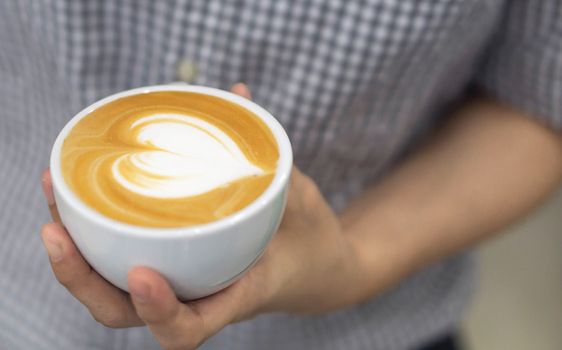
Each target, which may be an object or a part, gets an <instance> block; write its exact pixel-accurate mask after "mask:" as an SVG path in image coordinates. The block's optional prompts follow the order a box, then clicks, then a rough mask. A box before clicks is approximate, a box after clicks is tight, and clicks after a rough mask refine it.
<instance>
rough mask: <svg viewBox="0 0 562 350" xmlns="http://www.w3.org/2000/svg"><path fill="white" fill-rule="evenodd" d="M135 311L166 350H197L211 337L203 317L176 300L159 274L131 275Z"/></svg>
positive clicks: (134, 272)
mask: <svg viewBox="0 0 562 350" xmlns="http://www.w3.org/2000/svg"><path fill="white" fill-rule="evenodd" d="M128 284H129V290H130V293H131V299H132V301H133V305H134V306H135V310H136V312H137V314H138V315H139V317H140V318H141V319H142V320H143V321H144V322H145V323H146V325H147V326H148V327H149V328H150V331H151V332H152V334H153V335H154V337H155V338H156V340H157V341H158V342H159V343H160V345H161V346H162V347H163V348H164V349H195V348H196V347H197V346H198V345H199V344H201V343H202V342H203V341H204V339H205V338H206V336H207V334H206V333H207V331H206V330H205V327H204V326H205V325H204V322H203V319H202V317H201V316H200V315H199V314H198V313H197V312H195V311H194V310H192V309H191V308H190V307H189V306H187V305H186V304H182V303H181V302H180V301H179V300H178V299H177V298H176V296H175V294H174V292H173V290H172V288H171V287H170V285H169V284H168V282H167V281H166V280H165V279H164V277H162V276H161V275H160V274H158V273H156V272H155V271H153V270H151V269H148V268H144V267H138V268H134V269H133V270H131V271H130V272H129V276H128Z"/></svg>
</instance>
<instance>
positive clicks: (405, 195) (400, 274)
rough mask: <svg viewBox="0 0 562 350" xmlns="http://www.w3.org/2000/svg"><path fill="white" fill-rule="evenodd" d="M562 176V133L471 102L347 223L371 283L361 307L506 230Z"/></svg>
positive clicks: (361, 292) (361, 287) (357, 205)
mask: <svg viewBox="0 0 562 350" xmlns="http://www.w3.org/2000/svg"><path fill="white" fill-rule="evenodd" d="M561 177H562V136H561V135H560V134H556V133H555V132H553V131H551V130H549V129H547V128H545V127H543V126H541V125H539V124H538V123H537V122H535V121H533V120H531V119H530V118H528V117H526V116H523V115H522V114H520V113H519V112H517V111H514V110H511V109H508V108H506V107H504V106H499V105H498V104H495V103H492V102H489V101H488V102H486V101H479V102H473V103H470V104H468V105H467V106H466V107H465V108H463V109H462V110H461V111H459V112H458V113H457V114H456V115H455V116H453V118H451V120H450V121H449V122H448V123H447V124H446V125H444V126H443V128H442V129H440V130H439V131H438V132H437V133H436V134H435V135H434V136H433V137H432V138H431V141H430V142H429V143H427V144H425V145H424V146H423V147H422V148H421V149H420V150H419V151H418V152H416V153H415V154H413V155H412V156H411V157H410V158H409V159H406V160H405V161H404V162H403V163H402V164H400V165H399V166H398V167H397V168H396V170H395V171H393V172H392V173H390V174H389V175H388V176H387V177H386V178H385V179H383V181H381V182H380V183H378V184H377V185H375V186H373V187H372V188H371V189H369V190H368V191H367V192H366V193H364V194H363V195H362V196H360V197H359V198H357V199H356V200H355V201H353V202H352V203H351V205H350V206H349V208H348V209H347V210H346V211H345V212H344V213H343V214H342V215H341V222H342V225H343V228H344V231H345V232H346V235H347V236H348V237H349V239H350V240H351V242H352V245H353V246H354V248H355V250H356V252H357V254H358V256H359V259H358V260H359V267H358V270H359V271H360V275H361V276H363V277H362V278H356V279H355V281H354V283H355V284H356V288H354V289H355V290H356V291H357V293H356V294H355V295H353V299H354V302H358V301H361V300H365V299H368V298H370V297H372V296H373V295H376V294H377V293H380V292H381V291H382V290H384V289H386V288H389V287H391V286H393V285H394V284H395V283H397V282H398V281H400V280H401V279H402V278H404V277H406V276H407V275H409V274H411V273H413V272H415V271H416V270H419V269H421V268H423V267H425V266H427V265H428V264H430V263H432V262H435V261H437V260H439V259H442V258H445V257H447V256H450V255H452V254H454V253H456V252H458V251H460V250H462V249H465V248H467V247H469V246H471V245H472V244H474V243H475V242H478V241H479V240H482V239H484V238H486V237H489V236H491V235H493V234H494V233H496V232H498V230H499V229H500V228H502V227H504V226H505V225H507V224H508V223H510V222H512V221H513V220H515V219H517V218H518V217H519V216H521V215H522V214H524V213H526V212H527V211H529V210H530V209H531V208H533V207H534V206H536V205H537V204H538V203H540V201H541V200H542V199H543V198H544V197H545V196H546V195H547V194H548V193H550V192H551V191H552V190H553V189H554V188H555V187H556V185H557V184H558V183H559V180H560V178H561Z"/></svg>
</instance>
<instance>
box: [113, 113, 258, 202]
mask: <svg viewBox="0 0 562 350" xmlns="http://www.w3.org/2000/svg"><path fill="white" fill-rule="evenodd" d="M136 129H138V130H136ZM131 132H132V133H133V134H134V135H137V141H138V143H139V145H146V146H147V147H156V148H157V149H158V150H156V151H136V152H132V153H130V154H126V155H122V156H120V157H119V158H117V160H116V161H115V163H114V164H113V166H112V175H113V177H114V178H115V179H116V180H117V182H119V183H120V184H121V186H123V187H125V188H127V189H129V190H130V191H132V192H135V193H138V194H142V195H145V196H149V197H160V198H180V197H190V196H196V195H200V194H203V193H206V192H209V191H211V190H213V189H215V188H217V187H220V186H224V185H226V184H228V183H230V182H233V181H236V180H239V179H241V178H244V177H247V176H254V175H261V174H263V173H264V170H263V169H261V168H259V167H257V166H255V165H254V164H252V163H251V162H250V161H249V160H248V159H247V158H246V156H244V154H243V153H242V151H241V150H240V148H239V147H238V145H236V143H235V142H234V141H232V139H230V137H229V136H228V135H227V134H225V133H224V132H223V131H221V130H220V129H219V128H217V127H215V126H213V125H212V124H210V123H207V122H205V121H203V120H201V119H198V118H195V117H191V116H187V115H177V114H157V115H153V116H147V117H143V118H140V119H138V120H136V121H135V122H134V123H133V124H132V125H131Z"/></svg>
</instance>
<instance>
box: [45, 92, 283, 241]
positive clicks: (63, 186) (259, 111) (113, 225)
mask: <svg viewBox="0 0 562 350" xmlns="http://www.w3.org/2000/svg"><path fill="white" fill-rule="evenodd" d="M157 91H178V92H193V93H201V94H205V95H210V96H215V97H218V98H222V99H224V100H227V101H229V102H232V103H235V104H237V105H239V106H241V107H243V108H246V109H248V110H249V111H250V112H252V113H254V115H256V116H257V117H258V118H260V119H261V120H262V121H263V122H264V123H265V124H266V125H267V127H268V128H269V130H270V131H271V133H272V134H273V136H274V138H275V141H276V142H277V147H278V149H279V159H278V161H277V167H276V171H275V176H274V177H273V180H272V181H271V183H270V184H269V186H268V187H267V188H266V190H265V191H264V192H262V193H261V194H260V195H259V196H258V197H257V198H256V199H255V200H254V201H253V202H252V203H250V204H249V205H247V206H246V207H244V208H242V209H240V210H238V211H236V212H235V213H232V214H230V215H228V216H225V217H223V218H220V219H218V220H216V221H213V222H210V223H206V224H199V225H193V226H183V227H143V226H137V225H133V224H128V223H125V222H121V221H118V220H115V219H112V218H110V217H107V216H105V215H103V214H101V213H100V212H98V211H96V210H95V209H94V208H91V207H89V206H88V205H87V204H86V203H84V202H83V201H82V200H81V199H80V198H79V197H78V196H77V195H76V194H75V193H74V192H73V191H72V190H71V189H70V188H69V186H68V184H67V183H66V181H65V180H64V178H63V176H62V171H61V168H60V163H61V160H60V153H61V149H62V145H63V143H64V140H65V139H66V137H67V135H68V134H69V132H70V131H71V130H72V128H73V127H74V126H75V125H76V124H77V123H78V122H79V121H80V120H81V119H82V118H84V117H85V116H86V115H88V114H89V113H91V112H92V111H93V110H95V109H97V108H99V107H101V106H103V105H105V104H107V103H110V102H112V101H114V100H117V99H119V98H123V97H126V96H132V95H138V94H144V93H151V92H157ZM292 164H293V153H292V148H291V143H290V141H289V137H288V136H287V133H286V132H285V130H284V129H283V127H282V126H281V124H280V123H279V122H278V121H277V119H275V118H274V117H273V116H272V115H271V114H270V113H269V112H268V111H267V110H265V109H264V108H263V107H261V106H259V105H258V104H256V103H255V102H253V101H251V100H249V99H246V98H244V97H241V96H238V95H236V94H234V93H231V92H228V91H225V90H220V89H216V88H212V87H207V86H200V85H179V84H164V85H151V86H144V87H139V88H135V89H130V90H125V91H121V92H118V93H115V94H112V95H109V96H107V97H105V98H103V99H101V100H99V101H97V102H95V103H93V104H91V105H89V106H88V107H86V108H84V109H82V110H81V111H80V112H78V113H77V114H76V115H74V116H73V117H72V118H71V119H70V120H69V121H68V122H67V123H66V125H65V126H64V127H63V128H62V130H61V131H60V132H59V134H58V136H57V138H56V140H55V142H54V144H53V148H52V151H51V158H50V170H51V178H52V183H53V189H54V190H55V192H58V194H59V195H60V196H61V197H63V199H64V200H65V201H66V202H67V203H68V205H70V206H71V207H72V208H74V210H76V211H77V212H78V213H79V215H82V216H84V217H86V218H88V220H90V221H94V222H96V223H97V224H98V225H100V226H101V227H102V228H107V229H109V230H110V231H112V232H116V233H117V234H120V235H126V236H134V237H143V238H155V239H165V238H176V237H179V236H196V235H203V234H205V235H207V234H211V233H213V232H222V231H223V230H224V229H225V228H228V227H232V226H233V225H235V224H236V223H238V222H241V221H244V220H246V219H248V218H250V217H251V216H253V215H254V214H255V213H256V212H259V211H260V210H261V209H263V208H264V207H265V206H266V205H268V204H269V203H270V202H272V201H273V200H274V198H275V197H276V196H277V195H278V194H279V193H280V192H282V191H283V189H284V187H285V185H286V184H287V182H288V181H289V178H290V175H291V169H292Z"/></svg>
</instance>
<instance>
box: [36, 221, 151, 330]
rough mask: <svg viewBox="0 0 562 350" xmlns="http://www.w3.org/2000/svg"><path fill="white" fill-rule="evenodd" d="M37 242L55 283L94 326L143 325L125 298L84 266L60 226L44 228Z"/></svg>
mask: <svg viewBox="0 0 562 350" xmlns="http://www.w3.org/2000/svg"><path fill="white" fill-rule="evenodd" d="M41 238H42V240H43V244H44V245H45V248H46V249H47V253H48V255H49V260H50V262H51V267H52V269H53V272H54V274H55V276H56V277H57V279H58V280H59V282H60V283H61V284H62V285H64V286H65V287H66V288H67V289H68V291H69V292H70V293H71V294H72V295H74V297H76V298H77V299H78V300H79V301H80V302H81V303H82V304H84V305H85V306H86V307H87V308H88V309H89V310H90V313H91V314H92V316H93V317H94V318H95V319H96V320H97V321H98V322H100V323H102V324H104V325H105V326H108V327H113V328H122V327H132V326H139V325H142V324H143V322H142V321H141V320H140V318H139V317H138V316H137V315H136V313H135V310H134V308H133V306H132V304H131V302H130V300H129V299H128V297H127V294H126V293H125V292H123V291H121V290H120V289H118V288H116V287H114V286H113V285H111V284H110V283H109V282H107V281H106V280H105V279H103V277H101V276H100V275H99V274H98V273H97V272H95V271H94V270H93V269H92V268H91V267H90V265H88V263H87V262H86V261H85V260H84V258H83V257H82V255H81V254H80V252H79V251H78V249H77V248H76V246H75V245H74V243H73V242H72V240H71V238H70V237H69V236H68V233H67V232H66V231H65V230H64V228H63V227H62V226H61V225H60V224H58V223H51V224H47V225H44V226H43V229H42V231H41Z"/></svg>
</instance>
